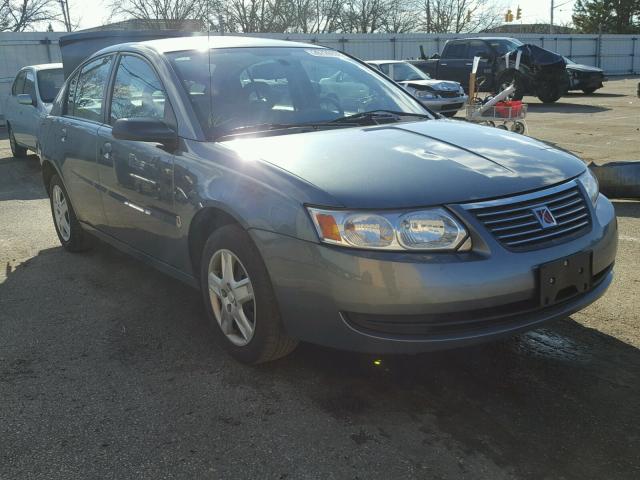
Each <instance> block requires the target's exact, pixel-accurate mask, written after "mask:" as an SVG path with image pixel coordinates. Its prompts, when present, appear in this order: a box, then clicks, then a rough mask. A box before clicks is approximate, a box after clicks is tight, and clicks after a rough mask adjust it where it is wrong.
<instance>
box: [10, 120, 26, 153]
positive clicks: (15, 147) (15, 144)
mask: <svg viewBox="0 0 640 480" xmlns="http://www.w3.org/2000/svg"><path fill="white" fill-rule="evenodd" d="M9 144H10V145H11V154H12V155H13V156H14V157H15V158H25V157H26V156H27V149H26V148H24V147H22V146H20V145H18V142H16V137H15V136H14V135H13V130H12V129H11V126H9Z"/></svg>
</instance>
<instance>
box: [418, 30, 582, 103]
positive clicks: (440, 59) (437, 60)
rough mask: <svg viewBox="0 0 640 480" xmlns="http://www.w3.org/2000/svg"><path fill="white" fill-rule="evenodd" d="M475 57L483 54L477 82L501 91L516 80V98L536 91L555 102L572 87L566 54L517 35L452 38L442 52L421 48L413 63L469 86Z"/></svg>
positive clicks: (432, 75) (539, 96) (423, 69)
mask: <svg viewBox="0 0 640 480" xmlns="http://www.w3.org/2000/svg"><path fill="white" fill-rule="evenodd" d="M518 56H520V61H519V62H518V61H517V59H518ZM475 57H480V63H479V66H478V71H477V76H478V81H477V84H478V85H479V86H480V88H481V89H482V90H483V91H494V92H499V91H501V90H504V89H505V88H506V87H507V86H509V85H511V84H512V83H514V82H515V85H516V92H515V94H514V95H513V98H514V99H516V100H521V99H522V97H524V96H525V95H533V96H536V97H538V98H539V99H540V100H541V101H542V102H544V103H553V102H555V101H557V100H559V99H560V97H562V95H564V94H565V93H566V92H567V89H568V88H569V80H568V77H567V72H566V61H565V59H564V57H562V56H561V55H558V54H556V53H553V52H550V51H549V50H545V49H544V48H540V47H538V46H536V45H531V44H524V43H522V42H521V41H519V40H517V39H515V38H505V37H477V38H466V39H465V38H463V39H456V40H449V41H448V42H447V43H446V44H445V46H444V49H443V51H442V54H441V55H434V56H433V57H432V58H430V59H427V58H426V55H425V54H424V50H423V49H422V48H421V59H420V60H414V61H411V63H412V64H413V65H415V66H416V67H418V68H419V69H420V70H422V71H423V72H425V73H427V74H429V75H430V76H431V77H433V78H440V79H443V80H453V81H456V82H460V83H461V84H462V85H463V86H464V87H466V88H468V86H469V75H470V74H471V69H472V66H473V59H474V58H475Z"/></svg>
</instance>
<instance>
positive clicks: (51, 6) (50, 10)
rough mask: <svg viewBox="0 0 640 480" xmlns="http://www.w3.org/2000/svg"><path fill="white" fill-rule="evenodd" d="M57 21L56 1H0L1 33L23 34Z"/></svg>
mask: <svg viewBox="0 0 640 480" xmlns="http://www.w3.org/2000/svg"><path fill="white" fill-rule="evenodd" d="M58 19H59V13H58V11H57V9H56V0H14V1H12V0H2V1H0V31H3V32H24V31H25V30H29V29H31V28H34V27H35V26H37V25H38V24H42V23H45V22H51V21H57V20H58Z"/></svg>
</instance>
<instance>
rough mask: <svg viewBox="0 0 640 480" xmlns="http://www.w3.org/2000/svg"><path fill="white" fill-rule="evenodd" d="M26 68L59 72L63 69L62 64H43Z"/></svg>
mask: <svg viewBox="0 0 640 480" xmlns="http://www.w3.org/2000/svg"><path fill="white" fill-rule="evenodd" d="M24 68H31V69H33V70H36V71H40V70H57V69H60V68H62V64H61V63H41V64H39V65H28V66H26V67H24Z"/></svg>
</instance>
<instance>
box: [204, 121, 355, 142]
mask: <svg viewBox="0 0 640 480" xmlns="http://www.w3.org/2000/svg"><path fill="white" fill-rule="evenodd" d="M350 125H357V123H355V122H351V123H349V122H344V123H340V124H334V125H332V124H331V123H328V122H309V123H259V124H256V125H245V126H242V127H236V128H232V129H231V130H226V131H224V132H222V133H221V134H220V135H218V136H216V137H215V140H216V141H219V140H220V139H221V138H226V137H234V136H236V135H245V134H251V133H264V132H276V131H279V130H319V129H321V128H338V127H348V126H350Z"/></svg>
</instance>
